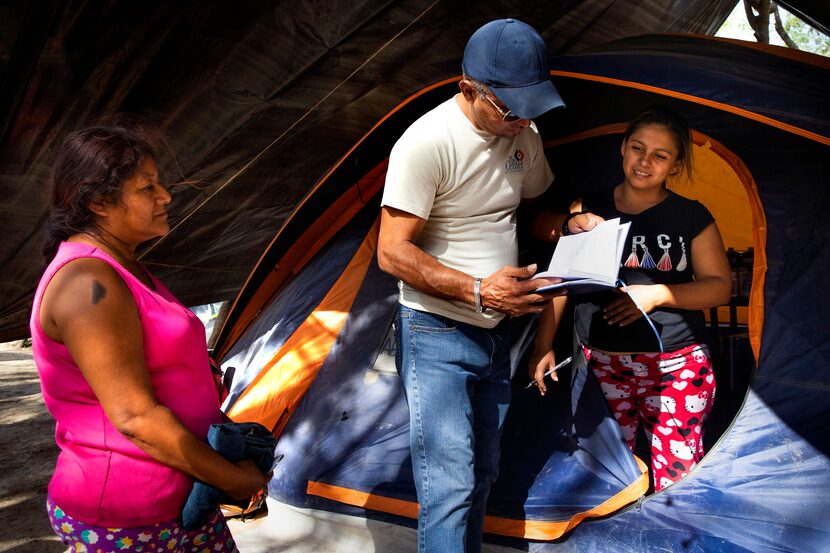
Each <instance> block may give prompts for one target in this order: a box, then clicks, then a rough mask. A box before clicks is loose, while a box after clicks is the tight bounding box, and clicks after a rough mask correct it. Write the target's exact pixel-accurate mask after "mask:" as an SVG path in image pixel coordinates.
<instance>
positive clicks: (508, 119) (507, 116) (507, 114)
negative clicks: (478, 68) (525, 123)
mask: <svg viewBox="0 0 830 553" xmlns="http://www.w3.org/2000/svg"><path fill="white" fill-rule="evenodd" d="M475 89H476V92H478V94H479V96H481V97H482V98H484V99H485V100H487V101H488V102H490V105H491V106H493V109H495V110H496V112H497V113H498V114H499V115H501V119H502V121H504V122H505V123H512V122H514V121H518V120H519V119H521V117H519V116H518V115H516V114H514V113H513V112H512V111H510V110H507V111H504V110H503V109H502V108H500V107H499V105H498V104H497V103H496V102H494V101H493V100H492V99H491V98H490V95H489V94H488V93H487V92H486V91H485V90H484V89H483V88H479V87H475Z"/></svg>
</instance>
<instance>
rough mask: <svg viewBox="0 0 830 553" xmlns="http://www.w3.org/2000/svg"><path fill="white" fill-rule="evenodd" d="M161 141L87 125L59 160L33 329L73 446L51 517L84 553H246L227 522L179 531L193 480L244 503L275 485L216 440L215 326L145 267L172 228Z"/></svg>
mask: <svg viewBox="0 0 830 553" xmlns="http://www.w3.org/2000/svg"><path fill="white" fill-rule="evenodd" d="M150 137H151V135H150V134H148V133H147V132H146V131H145V130H144V129H142V128H141V127H139V126H135V125H123V124H118V123H116V124H113V125H109V126H98V127H91V128H87V129H83V130H80V131H76V132H74V133H71V134H70V135H69V136H68V137H67V139H66V141H65V142H64V144H63V146H62V147H61V149H60V151H59V152H58V155H57V159H56V162H55V169H54V174H53V179H52V189H51V197H50V214H49V220H48V223H47V236H46V241H45V244H44V252H43V253H44V256H45V257H46V259H47V261H49V265H48V267H47V268H46V270H45V272H44V274H43V277H42V278H41V280H40V283H39V285H38V288H37V292H36V294H35V300H34V305H33V309H32V318H31V321H30V330H31V333H32V349H33V353H34V357H35V362H36V364H37V367H38V372H39V373H40V378H41V387H42V390H43V397H44V401H45V403H46V406H47V408H48V409H49V411H50V412H51V413H52V415H53V416H54V418H55V420H56V432H55V437H56V441H57V443H58V446H59V447H60V449H61V452H60V455H59V456H58V461H57V466H56V468H55V473H54V475H53V477H52V480H51V481H50V483H49V497H48V499H47V508H48V513H49V516H50V519H51V521H52V526H53V528H54V529H55V531H56V532H57V533H58V535H59V536H60V537H61V539H62V541H63V542H64V543H66V544H67V545H70V546H72V547H73V550H75V549H77V550H87V549H88V550H90V551H98V550H101V551H116V550H117V551H139V550H143V551H156V550H160V549H163V550H165V551H184V550H187V551H189V550H191V549H192V548H194V547H197V548H198V549H199V550H200V551H201V550H203V549H205V548H207V549H208V550H210V551H235V550H236V547H235V545H234V543H233V539H232V538H231V536H230V533H229V532H228V530H227V527H226V526H225V524H224V520H223V519H222V517H221V513H218V512H217V514H216V515H214V516H213V517H212V518H211V520H210V521H209V523H208V524H207V525H206V526H205V527H204V528H200V529H197V530H195V531H191V532H186V531H184V529H182V528H181V527H180V523H179V518H180V514H181V510H182V506H183V505H184V502H185V500H186V499H187V495H188V494H189V492H190V489H191V487H192V485H193V480H194V478H196V479H199V480H201V481H203V482H206V483H208V484H211V485H213V486H215V487H217V488H219V489H222V490H224V491H225V492H227V493H228V494H229V495H230V496H232V497H234V498H239V499H242V498H246V497H250V496H251V495H252V494H254V493H255V492H256V491H258V490H259V489H260V488H262V487H263V486H264V485H265V484H266V481H267V479H266V476H264V475H263V474H262V473H261V472H260V471H259V470H257V468H256V467H255V466H254V464H253V463H252V462H250V461H243V462H241V463H238V464H232V463H230V462H229V461H227V460H225V459H224V458H223V457H222V456H221V455H219V454H218V453H216V452H215V451H213V450H212V449H211V448H210V447H209V446H208V445H207V444H206V443H205V441H204V439H205V437H206V435H207V430H208V427H209V426H210V425H211V424H213V423H217V422H221V413H220V411H219V401H218V395H217V392H216V388H215V386H214V384H213V378H212V375H211V372H210V367H209V362H208V357H207V351H206V347H205V334H204V328H203V327H202V324H201V323H200V322H199V320H198V318H196V316H195V315H193V314H192V313H191V312H190V311H189V310H188V309H186V308H185V307H184V306H183V305H182V304H180V303H179V302H178V301H177V300H176V299H175V298H174V297H173V295H172V294H171V293H170V292H169V291H168V290H167V289H166V288H165V287H164V286H163V285H162V284H161V283H160V282H159V281H158V280H156V278H155V277H153V276H152V275H150V273H149V272H147V270H146V269H145V268H144V267H143V266H142V265H141V264H140V263H139V262H138V260H137V258H136V247H137V246H138V245H139V244H141V243H142V242H144V241H146V240H149V239H151V238H155V237H158V236H163V235H164V234H166V233H167V232H168V231H169V226H168V222H167V205H168V204H169V203H170V194H169V193H168V192H167V190H166V189H165V188H164V187H163V186H162V185H161V184H160V183H159V175H158V170H157V168H156V164H155V159H156V157H157V156H156V155H155V152H154V148H153V141H152V140H151V138H150ZM80 546H84V547H80Z"/></svg>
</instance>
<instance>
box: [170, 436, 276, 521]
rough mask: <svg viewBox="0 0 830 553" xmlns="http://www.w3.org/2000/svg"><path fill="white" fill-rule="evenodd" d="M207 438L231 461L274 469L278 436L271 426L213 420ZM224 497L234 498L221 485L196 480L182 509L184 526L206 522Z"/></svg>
mask: <svg viewBox="0 0 830 553" xmlns="http://www.w3.org/2000/svg"><path fill="white" fill-rule="evenodd" d="M207 442H208V444H209V445H210V447H212V448H213V449H214V450H216V452H217V453H219V454H220V455H222V457H224V458H225V459H227V460H228V461H230V462H231V463H238V462H239V461H242V460H243V459H250V460H251V461H253V462H254V464H255V465H256V466H257V468H258V469H259V470H261V471H262V472H263V473H264V474H267V473H268V472H270V471H271V470H272V469H273V465H274V448H275V447H276V446H277V439H276V438H275V437H274V435H273V434H271V431H270V430H268V429H267V428H265V427H264V426H262V425H261V424H259V423H256V422H226V423H222V424H212V425H211V426H210V429H208V435H207ZM225 500H228V501H232V500H231V499H230V497H229V496H228V495H227V494H226V493H225V492H223V491H222V490H220V489H219V488H215V487H213V486H211V485H210V484H206V483H205V482H201V481H199V480H197V481H196V482H195V483H194V484H193V490H191V492H190V495H189V496H188V497H187V501H186V502H185V504H184V509H183V510H182V526H184V529H185V530H194V529H196V528H199V527H201V526H203V525H204V524H205V523H207V521H208V520H209V519H210V516H211V515H212V514H213V513H215V512H216V509H217V508H219V503H221V502H223V501H225Z"/></svg>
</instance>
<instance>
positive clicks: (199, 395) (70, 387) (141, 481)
mask: <svg viewBox="0 0 830 553" xmlns="http://www.w3.org/2000/svg"><path fill="white" fill-rule="evenodd" d="M82 257H94V258H98V259H102V260H104V261H106V262H107V263H109V264H110V265H111V266H112V267H113V268H114V269H115V270H116V271H118V273H119V274H120V275H121V278H123V279H124V282H125V283H126V284H127V287H128V288H129V289H130V291H131V292H132V294H133V297H134V298H135V303H136V306H137V308H138V313H139V316H140V318H141V327H142V329H143V332H144V337H143V338H144V358H145V361H146V363H147V370H148V371H149V373H150V381H151V383H152V386H153V391H154V393H155V396H156V398H157V399H158V401H159V402H160V403H162V404H163V405H165V406H166V407H168V408H169V409H170V410H171V411H172V412H173V413H174V414H175V415H176V417H178V419H179V420H180V421H181V422H182V423H183V424H184V425H185V426H186V427H187V428H188V429H189V430H190V431H191V432H193V434H195V435H196V436H197V437H199V438H201V439H205V437H206V436H207V431H208V427H209V426H210V425H211V424H213V423H216V422H221V421H220V418H221V416H220V413H219V399H218V395H217V392H216V388H215V386H214V383H213V378H212V376H211V372H210V366H209V362H208V356H207V348H206V346H205V331H204V327H203V325H202V323H201V322H200V321H199V319H198V317H196V316H195V315H194V314H193V313H191V312H190V311H189V310H188V309H187V308H186V307H184V306H183V305H182V304H181V303H179V302H178V301H177V300H176V299H175V298H174V297H173V295H172V294H171V293H170V291H169V290H167V288H165V287H164V286H163V285H162V284H161V283H160V282H159V281H158V280H156V279H155V277H152V276H151V278H152V280H153V283H154V284H155V287H156V290H155V291H154V290H151V289H150V288H148V287H147V286H146V285H144V283H142V282H141V281H140V280H138V279H137V278H136V277H135V276H133V275H132V274H131V273H130V272H129V271H127V270H126V269H125V268H123V267H122V266H121V265H119V264H118V262H117V261H115V260H114V259H113V258H112V257H110V256H109V255H108V254H106V253H105V252H103V251H101V250H99V249H97V248H95V247H94V246H90V245H89V244H83V243H79V242H63V243H62V244H61V245H60V248H59V250H58V253H57V255H56V256H55V259H54V260H53V261H52V263H50V264H49V266H48V267H47V269H46V271H45V273H44V274H43V277H41V279H40V283H39V284H38V287H37V292H36V293H35V300H34V305H33V309H32V318H31V320H30V322H29V328H30V331H31V333H32V353H33V354H34V359H35V363H36V364H37V369H38V372H39V373H40V382H41V389H42V390H43V400H44V402H45V403H46V407H47V408H48V409H49V412H50V413H51V414H52V416H53V417H54V418H55V421H56V422H57V424H56V429H55V441H56V442H57V444H58V447H60V450H61V451H60V454H59V455H58V461H57V466H56V467H55V473H54V475H53V476H52V480H51V481H50V483H49V494H50V495H51V496H52V499H53V500H54V502H55V503H56V504H57V505H58V506H60V507H61V508H62V509H64V510H65V511H66V512H67V513H69V515H71V516H72V517H74V518H76V519H78V520H80V521H82V522H85V523H87V524H92V525H95V526H105V527H119V528H127V527H133V526H143V525H148V524H155V523H157V522H162V521H167V520H171V519H174V518H176V517H178V516H179V515H180V514H181V509H182V506H183V505H184V502H185V500H186V499H187V495H188V494H189V493H190V489H191V487H192V485H193V479H192V478H191V477H190V476H188V475H187V474H185V473H183V472H181V471H178V470H176V469H173V468H170V467H167V466H165V465H162V464H161V463H159V462H158V461H156V460H155V459H153V458H152V457H151V456H150V455H148V454H147V453H145V452H144V451H142V450H141V449H140V448H138V447H137V446H136V445H135V444H133V443H132V442H131V441H129V440H128V439H127V438H126V437H125V436H124V435H123V434H121V433H119V432H118V431H117V430H116V429H115V427H113V425H112V424H111V423H110V421H109V420H108V419H107V417H106V415H105V414H104V410H103V408H102V407H101V404H100V403H98V400H97V398H96V397H95V394H94V393H93V391H92V389H91V388H90V387H89V384H87V381H86V379H85V378H84V377H83V375H82V374H81V371H80V369H79V368H78V366H77V365H76V364H75V362H74V361H73V359H72V357H71V356H70V354H69V351H68V350H67V348H66V347H65V346H64V345H62V344H60V343H58V342H55V341H54V340H52V339H50V338H49V337H48V336H47V335H46V334H45V333H44V332H43V329H42V328H41V326H40V319H39V313H40V303H41V298H42V297H43V292H44V290H45V289H46V287H47V285H48V284H49V281H50V280H51V279H52V277H53V276H54V275H55V273H56V272H57V271H58V269H60V268H61V267H63V266H64V265H65V264H66V263H68V262H70V261H72V260H74V259H78V258H82ZM163 431H164V429H162V428H159V432H163Z"/></svg>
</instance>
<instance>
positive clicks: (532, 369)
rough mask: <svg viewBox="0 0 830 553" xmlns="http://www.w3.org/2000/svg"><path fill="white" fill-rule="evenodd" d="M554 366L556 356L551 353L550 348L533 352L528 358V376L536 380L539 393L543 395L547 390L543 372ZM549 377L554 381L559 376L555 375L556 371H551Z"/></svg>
mask: <svg viewBox="0 0 830 553" xmlns="http://www.w3.org/2000/svg"><path fill="white" fill-rule="evenodd" d="M555 366H556V356H555V355H554V354H553V351H552V350H548V351H542V352H534V354H533V356H532V357H531V358H530V364H529V367H528V369H529V371H528V372H529V374H530V378H532V379H533V380H535V381H536V384H537V385H538V386H539V393H540V394H542V395H545V392H547V391H548V389H547V386H545V373H546V372H548V371H549V370H551V369H552V368H554V367H555ZM550 377H551V379H552V380H553V381H554V382H558V381H559V376H557V374H556V371H554V372H552V373H551V374H550Z"/></svg>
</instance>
